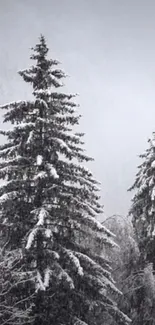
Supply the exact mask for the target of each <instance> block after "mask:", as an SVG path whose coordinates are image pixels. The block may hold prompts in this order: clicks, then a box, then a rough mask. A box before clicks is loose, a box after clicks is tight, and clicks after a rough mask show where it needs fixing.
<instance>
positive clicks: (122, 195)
mask: <svg viewBox="0 0 155 325" xmlns="http://www.w3.org/2000/svg"><path fill="white" fill-rule="evenodd" d="M41 33H42V34H44V35H45V37H46V38H47V42H48V46H49V48H50V54H51V55H52V56H53V57H54V58H56V59H58V60H60V61H61V62H62V67H63V69H64V70H65V71H66V73H67V74H69V75H70V78H69V79H68V80H67V88H68V90H69V91H71V92H76V93H79V95H80V96H79V98H78V101H79V104H80V106H81V107H80V112H81V114H82V116H83V117H82V119H81V125H80V129H81V130H82V131H84V132H85V133H86V136H85V141H86V149H87V152H88V154H89V155H91V156H93V157H94V158H95V162H94V163H93V164H92V165H91V169H92V170H93V172H94V174H95V176H96V178H97V179H98V180H100V181H101V183H102V192H101V195H102V202H103V203H104V210H105V214H106V215H111V214H114V213H119V214H127V212H128V208H129V205H130V197H131V195H130V194H129V193H127V188H128V187H130V185H132V183H133V181H134V177H135V173H136V167H137V164H139V162H140V160H139V159H138V157H137V156H138V154H140V153H142V152H143V151H144V150H145V148H146V147H147V139H148V137H149V136H151V133H152V131H155V1H154V0H96V1H95V0H44V1H43V0H0V46H1V51H0V102H1V104H3V103H5V102H8V101H12V100H19V99H27V98H29V96H30V88H28V87H26V85H25V83H24V82H23V81H22V80H21V79H20V77H19V76H18V75H17V71H18V70H20V69H24V68H26V67H28V66H29V55H30V47H32V46H34V45H35V43H36V42H37V41H38V36H39V35H40V34H41ZM1 142H2V139H1Z"/></svg>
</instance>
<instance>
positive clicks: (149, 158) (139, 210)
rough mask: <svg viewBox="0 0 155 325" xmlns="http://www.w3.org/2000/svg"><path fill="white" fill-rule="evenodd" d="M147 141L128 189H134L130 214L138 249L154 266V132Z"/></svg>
mask: <svg viewBox="0 0 155 325" xmlns="http://www.w3.org/2000/svg"><path fill="white" fill-rule="evenodd" d="M148 142H149V148H148V149H147V150H146V152H145V153H144V154H143V155H141V156H140V157H141V158H142V159H143V162H142V164H141V165H140V166H139V167H138V173H137V175H136V180H135V182H134V184H133V186H132V187H131V189H130V190H134V191H135V194H134V197H133V199H132V206H131V209H130V214H131V216H132V222H133V226H134V229H135V231H136V235H137V239H138V243H139V248H140V251H141V253H143V257H144V259H147V260H148V261H149V262H151V263H153V264H154V268H155V133H153V135H152V139H150V140H149V141H148Z"/></svg>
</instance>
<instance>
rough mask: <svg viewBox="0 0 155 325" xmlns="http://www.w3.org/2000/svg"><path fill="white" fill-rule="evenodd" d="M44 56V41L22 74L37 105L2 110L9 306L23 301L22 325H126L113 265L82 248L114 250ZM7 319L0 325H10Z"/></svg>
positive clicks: (70, 114)
mask: <svg viewBox="0 0 155 325" xmlns="http://www.w3.org/2000/svg"><path fill="white" fill-rule="evenodd" d="M47 53H48V48H47V45H46V42H45V39H44V37H43V36H41V38H40V42H39V44H37V45H36V47H35V48H34V49H33V54H32V55H31V59H32V60H35V61H36V64H35V65H32V66H31V67H30V68H29V69H26V70H23V71H21V72H20V75H21V76H22V78H23V79H24V80H25V81H26V82H28V83H30V84H31V85H32V87H33V100H30V101H23V100H21V101H18V102H13V103H9V104H6V105H4V106H2V107H1V109H5V110H6V113H5V115H4V122H10V123H11V124H12V128H11V129H10V130H7V131H1V133H2V134H3V135H5V136H6V137H7V142H6V143H5V144H4V145H1V147H0V158H1V161H0V178H1V179H4V180H5V183H4V184H3V186H1V188H0V208H1V214H0V222H1V225H2V227H3V229H4V231H3V232H2V241H3V254H4V257H5V258H7V256H6V253H5V252H6V249H7V251H9V254H10V256H11V257H12V258H13V260H14V262H13V263H14V265H16V267H15V275H14V276H15V280H13V281H16V286H15V288H14V290H11V291H10V299H11V301H13V300H15V301H17V302H18V299H19V301H20V300H22V304H19V306H20V308H21V312H25V313H26V318H25V321H24V320H22V325H26V324H28V323H31V324H34V325H40V324H41V325H44V324H45V325H51V324H58V325H60V324H64V325H65V324H66V325H67V324H72V325H74V324H79V325H80V324H89V325H91V324H94V323H96V324H97V322H98V315H100V319H102V324H106V322H105V321H104V314H105V313H106V315H109V317H113V318H114V319H117V320H118V323H119V324H128V323H129V319H128V318H127V317H126V316H125V315H124V314H123V313H121V312H120V311H119V310H118V308H117V306H116V304H115V302H114V301H113V300H112V299H111V293H115V294H121V293H120V292H119V290H118V289H116V287H115V284H114V281H113V279H112V277H111V275H110V267H109V262H108V261H107V259H106V258H105V257H104V256H102V257H101V256H100V255H97V254H95V253H94V252H93V251H92V250H91V249H90V248H89V247H88V246H87V245H86V244H85V240H84V239H88V238H90V240H93V241H96V242H97V243H98V244H99V245H102V246H104V247H105V248H106V247H111V248H112V247H113V246H115V244H114V242H113V234H112V233H111V232H110V231H109V230H107V229H106V227H104V226H102V225H101V224H100V223H99V222H98V221H97V220H96V217H97V215H98V214H100V213H102V211H103V210H102V207H101V205H100V203H99V199H100V197H99V194H98V182H97V181H96V180H95V179H94V178H93V175H92V173H91V172H90V171H89V170H88V169H87V168H85V167H84V165H83V163H85V162H87V161H90V160H92V159H91V158H89V157H87V156H86V155H85V153H84V149H83V148H82V145H83V141H82V136H83V134H82V133H74V131H73V129H74V125H76V124H78V123H79V118H80V116H79V115H78V114H77V113H76V106H77V105H76V104H75V103H74V102H73V98H74V97H75V96H73V95H70V94H64V93H63V92H61V91H60V89H61V87H62V85H63V83H62V80H63V78H64V77H65V74H64V73H63V72H62V71H61V70H59V69H58V68H57V66H58V62H57V61H55V60H51V59H48V58H47ZM81 237H82V238H83V240H82V241H81ZM19 249H21V251H22V254H21V257H20V258H19V261H17V260H16V257H14V255H13V254H14V251H16V250H17V251H18V250H19ZM16 262H17V264H16ZM13 274H14V273H12V276H13ZM21 279H22V280H21ZM10 281H12V280H11V279H10ZM25 299H26V303H24V301H25ZM28 311H29V312H28ZM27 313H28V314H27ZM27 315H28V317H29V318H28V319H27ZM102 316H103V317H102ZM6 317H8V318H7V319H8V323H7V321H6V322H1V324H2V325H4V323H5V324H13V322H11V320H10V318H9V317H10V316H9V315H7V316H6ZM4 318H5V317H4ZM14 324H15V323H14ZM20 324H21V323H20Z"/></svg>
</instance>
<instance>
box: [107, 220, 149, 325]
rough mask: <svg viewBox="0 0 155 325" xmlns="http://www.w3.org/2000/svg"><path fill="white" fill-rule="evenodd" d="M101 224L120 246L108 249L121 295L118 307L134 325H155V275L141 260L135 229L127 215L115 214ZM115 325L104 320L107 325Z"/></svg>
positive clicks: (118, 299)
mask: <svg viewBox="0 0 155 325" xmlns="http://www.w3.org/2000/svg"><path fill="white" fill-rule="evenodd" d="M104 225H106V226H107V227H108V228H109V229H110V230H111V231H114V232H115V235H116V241H117V243H118V244H119V249H118V248H117V247H116V248H115V249H114V250H109V258H110V260H111V261H112V268H113V271H112V272H113V276H114V279H115V281H116V285H117V287H118V288H119V289H120V290H121V291H122V293H123V295H122V296H118V298H117V303H118V306H119V308H120V309H121V310H122V311H123V312H124V313H125V314H127V315H128V316H129V317H130V318H131V320H132V323H131V324H133V325H135V324H136V325H155V309H154V301H155V296H154V295H155V274H154V271H153V268H152V264H148V263H147V262H146V263H145V265H144V264H143V263H142V262H143V261H142V260H141V254H140V251H139V248H138V244H137V242H136V240H135V235H134V228H133V226H132V223H131V221H129V219H128V218H126V217H122V216H118V215H114V216H112V217H110V218H107V220H106V221H105V223H104ZM109 324H112V325H115V322H114V321H113V320H112V322H111V323H109V322H108V321H107V325H109Z"/></svg>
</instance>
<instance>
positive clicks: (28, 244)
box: [25, 227, 38, 250]
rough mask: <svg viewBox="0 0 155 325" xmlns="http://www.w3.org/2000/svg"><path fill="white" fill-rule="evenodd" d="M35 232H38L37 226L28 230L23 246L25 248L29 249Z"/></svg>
mask: <svg viewBox="0 0 155 325" xmlns="http://www.w3.org/2000/svg"><path fill="white" fill-rule="evenodd" d="M37 232H38V227H36V228H34V229H33V230H32V231H31V232H30V234H29V236H28V240H27V244H26V247H25V248H26V249H27V250H29V249H30V248H31V246H32V243H33V241H34V239H35V236H36V234H37Z"/></svg>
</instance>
